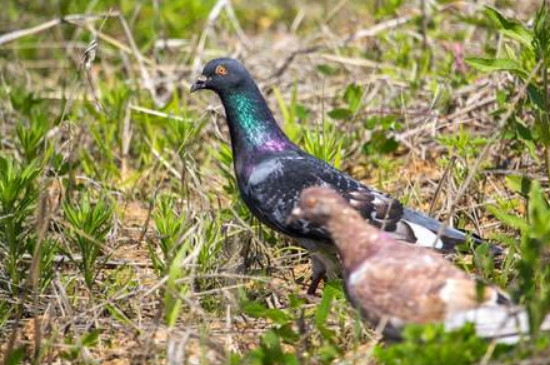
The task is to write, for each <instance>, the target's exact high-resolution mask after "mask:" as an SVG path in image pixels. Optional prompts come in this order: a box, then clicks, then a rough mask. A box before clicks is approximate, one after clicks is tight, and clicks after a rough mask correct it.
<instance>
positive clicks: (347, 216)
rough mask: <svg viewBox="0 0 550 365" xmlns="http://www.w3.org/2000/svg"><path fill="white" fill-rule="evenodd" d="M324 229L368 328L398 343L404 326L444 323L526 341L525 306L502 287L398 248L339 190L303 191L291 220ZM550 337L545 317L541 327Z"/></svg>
mask: <svg viewBox="0 0 550 365" xmlns="http://www.w3.org/2000/svg"><path fill="white" fill-rule="evenodd" d="M303 219H307V220H308V221H310V222H311V223H312V224H316V225H319V226H324V227H327V230H328V231H329V232H330V235H331V238H332V240H333V241H334V243H335V245H336V247H337V248H338V252H339V256H340V259H341V260H342V265H343V269H344V282H345V287H346V293H347V295H348V298H349V299H350V301H351V302H352V304H353V305H354V306H355V307H356V308H357V309H358V310H359V311H360V312H361V314H362V315H363V317H364V318H365V319H366V320H367V321H369V322H370V323H371V324H372V326H373V327H375V328H380V327H381V326H383V331H382V333H383V334H384V336H386V337H388V338H390V339H392V340H399V339H401V334H402V330H403V328H404V326H405V325H407V324H413V323H414V324H427V323H442V324H443V325H444V327H445V329H446V330H453V329H457V328H461V327H463V326H464V325H465V324H466V323H468V322H469V323H473V324H474V328H475V331H476V334H477V335H478V336H480V337H484V338H487V339H491V340H495V341H497V342H503V343H516V342H518V341H520V339H521V338H524V337H528V336H529V334H530V331H529V316H528V314H527V311H526V310H525V307H522V306H520V305H517V304H514V303H512V301H511V300H510V298H509V297H508V295H507V294H506V293H504V292H502V291H501V290H500V289H499V288H497V287H496V286H492V285H486V284H483V283H482V282H479V281H478V280H476V279H475V278H472V277H471V276H470V275H468V274H466V273H465V272H464V271H462V270H460V269H459V268H457V267H456V266H454V265H453V264H451V263H450V262H448V261H446V260H445V259H444V258H443V257H442V256H441V255H438V254H436V253H435V252H433V251H432V250H428V249H426V248H423V247H418V246H413V245H406V244H402V243H399V242H398V241H396V240H395V239H394V238H392V237H391V235H390V234H388V233H387V232H382V231H381V230H380V229H378V228H376V227H374V226H372V225H369V224H367V223H365V220H364V218H363V216H362V215H361V214H360V213H358V212H357V210H355V209H354V208H352V207H350V205H349V204H348V202H347V201H346V200H345V199H344V198H343V197H342V196H341V195H340V194H338V193H337V192H336V191H334V190H332V189H327V188H320V187H310V188H307V189H305V190H304V191H303V192H302V194H301V198H300V201H299V204H298V206H297V207H296V208H294V209H293V211H292V213H291V217H290V219H289V220H291V221H294V220H297V221H301V220H303ZM540 330H542V331H550V316H548V317H546V318H545V319H544V321H543V322H542V324H541V325H540Z"/></svg>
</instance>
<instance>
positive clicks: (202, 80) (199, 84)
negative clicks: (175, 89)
mask: <svg viewBox="0 0 550 365" xmlns="http://www.w3.org/2000/svg"><path fill="white" fill-rule="evenodd" d="M207 81H208V78H207V77H206V76H204V75H200V76H199V78H198V79H197V81H195V83H194V84H193V85H191V92H192V93H193V92H195V91H197V90H201V89H206V87H207V85H206V82H207Z"/></svg>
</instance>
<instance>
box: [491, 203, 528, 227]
mask: <svg viewBox="0 0 550 365" xmlns="http://www.w3.org/2000/svg"><path fill="white" fill-rule="evenodd" d="M487 210H489V212H491V214H493V215H494V216H495V217H496V218H497V219H498V220H499V221H501V222H502V223H504V224H506V225H507V226H509V227H512V228H515V229H519V230H520V231H522V232H525V231H527V230H528V229H529V225H528V224H527V222H525V220H523V218H521V217H518V216H516V215H512V214H508V213H505V212H503V211H502V210H501V209H500V208H499V207H497V206H494V205H489V206H487Z"/></svg>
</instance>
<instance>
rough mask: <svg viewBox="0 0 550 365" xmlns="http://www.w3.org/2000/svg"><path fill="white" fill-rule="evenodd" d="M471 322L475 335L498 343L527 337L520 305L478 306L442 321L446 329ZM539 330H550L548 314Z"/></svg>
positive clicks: (527, 319)
mask: <svg viewBox="0 0 550 365" xmlns="http://www.w3.org/2000/svg"><path fill="white" fill-rule="evenodd" d="M467 323H472V324H473V325H474V327H475V331H476V335H477V336H479V337H482V338H486V339H490V340H494V341H496V342H499V343H505V344H515V343H517V342H519V341H521V339H524V338H527V337H528V336H529V334H530V331H529V317H528V314H527V311H526V310H525V308H524V307H521V306H483V307H480V308H476V309H472V310H468V311H463V312H458V313H454V314H452V315H450V316H448V317H447V318H446V320H445V322H444V324H445V329H446V330H455V329H458V328H462V327H463V326H464V325H465V324H467ZM540 330H541V331H550V316H547V317H546V318H545V319H544V321H543V322H542V324H541V327H540Z"/></svg>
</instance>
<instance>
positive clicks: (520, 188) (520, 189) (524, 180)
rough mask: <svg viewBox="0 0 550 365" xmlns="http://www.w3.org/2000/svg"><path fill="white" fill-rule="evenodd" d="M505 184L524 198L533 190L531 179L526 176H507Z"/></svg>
mask: <svg viewBox="0 0 550 365" xmlns="http://www.w3.org/2000/svg"><path fill="white" fill-rule="evenodd" d="M505 182H506V186H507V187H508V188H509V189H511V190H513V191H515V192H516V193H519V194H522V195H523V196H527V195H528V194H529V190H531V179H529V178H528V177H526V176H514V175H510V176H506V178H505Z"/></svg>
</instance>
